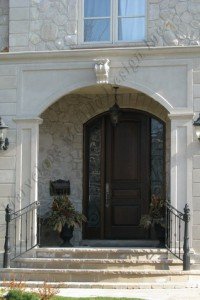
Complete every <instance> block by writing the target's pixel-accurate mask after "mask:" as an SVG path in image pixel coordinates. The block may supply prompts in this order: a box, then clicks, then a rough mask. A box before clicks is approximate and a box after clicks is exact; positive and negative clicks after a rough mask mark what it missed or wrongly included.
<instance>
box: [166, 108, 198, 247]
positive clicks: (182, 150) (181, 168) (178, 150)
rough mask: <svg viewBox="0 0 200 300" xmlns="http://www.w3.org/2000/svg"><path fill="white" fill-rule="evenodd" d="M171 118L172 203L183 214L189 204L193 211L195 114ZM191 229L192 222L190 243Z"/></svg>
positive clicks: (175, 115) (173, 115)
mask: <svg viewBox="0 0 200 300" xmlns="http://www.w3.org/2000/svg"><path fill="white" fill-rule="evenodd" d="M169 118H170V119H171V162H170V164H171V168H170V169H171V178H170V188H171V193H170V194H171V195H170V201H171V204H172V205H173V206H174V207H175V208H177V209H178V210H179V211H181V212H183V209H184V206H185V204H186V203H188V204H189V207H190V209H191V211H192V142H193V125H192V123H193V120H192V119H193V113H177V114H170V115H169ZM191 228H192V220H191V221H190V243H191V241H192V236H191V233H192V230H191ZM172 236H173V234H172Z"/></svg>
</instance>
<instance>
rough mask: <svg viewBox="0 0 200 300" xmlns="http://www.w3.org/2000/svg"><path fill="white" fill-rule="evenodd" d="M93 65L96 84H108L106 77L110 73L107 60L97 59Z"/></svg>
mask: <svg viewBox="0 0 200 300" xmlns="http://www.w3.org/2000/svg"><path fill="white" fill-rule="evenodd" d="M94 61H95V62H96V63H95V67H94V70H95V73H96V77H97V83H98V84H102V83H108V76H109V71H110V66H109V64H110V60H109V59H108V58H99V59H95V60H94Z"/></svg>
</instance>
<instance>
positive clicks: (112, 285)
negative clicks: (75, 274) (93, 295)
mask: <svg viewBox="0 0 200 300" xmlns="http://www.w3.org/2000/svg"><path fill="white" fill-rule="evenodd" d="M17 283H20V284H21V283H22V282H20V281H16V284H17ZM6 284H8V286H10V285H9V282H6V281H0V286H5V285H6ZM43 285H44V281H23V286H24V287H27V288H38V287H42V286H43ZM48 286H51V287H54V288H58V289H62V288H71V289H115V290H116V289H120V290H121V289H126V290H127V289H129V290H130V289H185V288H200V282H191V281H186V282H166V283H162V282H160V283H159V282H152V283H142V282H139V283H116V282H104V283H101V282H48ZM185 292H186V293H187V291H185Z"/></svg>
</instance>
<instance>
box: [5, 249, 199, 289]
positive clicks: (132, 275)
mask: <svg viewBox="0 0 200 300" xmlns="http://www.w3.org/2000/svg"><path fill="white" fill-rule="evenodd" d="M0 279H1V280H2V281H7V280H16V281H25V282H26V285H27V286H32V287H36V286H40V285H41V284H42V283H43V282H44V281H45V282H49V283H50V284H51V285H53V286H57V285H59V287H63V288H66V287H68V288H78V287H79V288H110V289H113V288H115V289H117V288H118V289H121V288H124V289H134V288H179V287H180V288H183V287H194V288H196V287H200V271H197V270H192V271H182V262H181V261H179V260H177V259H171V258H168V253H167V250H165V249H155V248H154V249H150V248H143V249H141V248H90V247H88V248H85V247H84V248H38V249H34V250H32V251H30V252H29V253H27V254H26V255H25V256H24V257H21V258H17V259H15V260H14V261H13V265H12V268H10V269H1V270H0Z"/></svg>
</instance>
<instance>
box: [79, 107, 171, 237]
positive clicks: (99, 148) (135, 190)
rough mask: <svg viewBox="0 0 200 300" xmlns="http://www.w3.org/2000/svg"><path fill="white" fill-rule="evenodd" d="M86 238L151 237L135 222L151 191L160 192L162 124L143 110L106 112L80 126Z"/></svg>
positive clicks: (162, 177)
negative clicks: (114, 117)
mask: <svg viewBox="0 0 200 300" xmlns="http://www.w3.org/2000/svg"><path fill="white" fill-rule="evenodd" d="M83 174H84V179H83V183H84V184H83V186H84V193H83V198H84V199H83V208H84V212H85V214H86V216H87V218H88V222H87V224H86V225H85V228H84V232H83V237H84V238H85V239H126V240H127V239H132V240H144V239H151V234H150V231H149V230H145V229H144V228H142V227H141V226H140V219H141V217H142V216H143V215H146V214H148V211H149V206H150V202H151V197H152V195H157V196H159V197H164V195H165V123H164V122H163V121H161V120H160V119H158V118H156V117H155V116H153V115H151V114H148V113H146V112H144V111H139V110H133V109H132V110H131V109H122V110H121V114H120V120H119V123H118V125H117V126H113V125H112V124H111V121H110V115H109V112H106V113H103V114H101V115H99V116H97V117H95V118H93V119H91V120H89V121H88V122H87V123H85V125H84V172H83Z"/></svg>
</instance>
